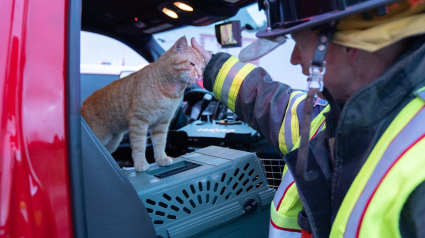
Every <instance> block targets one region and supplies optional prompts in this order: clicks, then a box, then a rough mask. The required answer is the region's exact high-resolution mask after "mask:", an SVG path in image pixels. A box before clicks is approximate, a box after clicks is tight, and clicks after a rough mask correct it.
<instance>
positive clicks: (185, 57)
mask: <svg viewBox="0 0 425 238" xmlns="http://www.w3.org/2000/svg"><path fill="white" fill-rule="evenodd" d="M164 56H166V59H165V60H166V61H167V62H168V65H169V66H171V67H169V68H170V70H171V72H170V73H171V74H172V75H173V76H175V79H176V80H178V81H179V82H181V83H185V84H187V86H188V85H190V84H192V83H195V82H197V81H199V80H202V71H203V68H204V67H205V63H204V59H203V58H202V56H201V53H199V51H197V50H195V49H194V48H192V47H191V46H189V44H188V43H187V39H186V37H185V36H183V37H181V38H180V39H178V40H177V41H176V43H174V45H173V47H171V49H169V50H168V51H167V53H166V54H164Z"/></svg>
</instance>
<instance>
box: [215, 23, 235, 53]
mask: <svg viewBox="0 0 425 238" xmlns="http://www.w3.org/2000/svg"><path fill="white" fill-rule="evenodd" d="M215 36H216V37H217V41H218V43H219V44H220V45H221V46H222V48H233V47H241V46H242V36H241V22H240V21H231V22H226V23H223V24H218V25H215Z"/></svg>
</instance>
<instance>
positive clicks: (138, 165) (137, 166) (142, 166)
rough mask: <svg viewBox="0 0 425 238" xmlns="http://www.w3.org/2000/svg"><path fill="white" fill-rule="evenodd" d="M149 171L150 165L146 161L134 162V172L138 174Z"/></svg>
mask: <svg viewBox="0 0 425 238" xmlns="http://www.w3.org/2000/svg"><path fill="white" fill-rule="evenodd" d="M148 169H149V164H148V162H146V161H142V162H134V170H136V171H137V172H143V171H146V170H148Z"/></svg>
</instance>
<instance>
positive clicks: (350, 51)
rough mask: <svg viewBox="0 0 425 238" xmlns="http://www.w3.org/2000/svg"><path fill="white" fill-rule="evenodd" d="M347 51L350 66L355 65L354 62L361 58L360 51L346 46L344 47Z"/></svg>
mask: <svg viewBox="0 0 425 238" xmlns="http://www.w3.org/2000/svg"><path fill="white" fill-rule="evenodd" d="M342 47H344V48H345V49H344V50H345V54H346V56H347V59H348V62H349V63H350V64H352V63H354V61H356V59H357V58H358V56H359V53H360V50H359V49H356V48H351V47H346V46H342Z"/></svg>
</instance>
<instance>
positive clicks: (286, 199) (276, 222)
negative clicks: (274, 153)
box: [270, 165, 302, 232]
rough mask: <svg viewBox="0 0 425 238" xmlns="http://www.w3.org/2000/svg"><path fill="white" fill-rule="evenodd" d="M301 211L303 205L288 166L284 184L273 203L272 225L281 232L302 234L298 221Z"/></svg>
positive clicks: (283, 180)
mask: <svg viewBox="0 0 425 238" xmlns="http://www.w3.org/2000/svg"><path fill="white" fill-rule="evenodd" d="M301 209H302V203H301V200H300V198H299V195H298V191H297V187H296V186H295V183H294V178H293V177H292V174H291V173H290V172H289V171H288V166H286V165H285V167H284V170H283V177H282V182H281V183H280V185H279V188H278V189H277V191H276V194H275V196H274V199H273V201H272V206H271V217H270V224H272V225H273V227H274V228H276V229H279V230H283V231H291V232H294V231H295V232H301V228H300V226H299V225H298V221H297V217H298V212H299V211H301ZM270 228H271V227H270Z"/></svg>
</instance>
